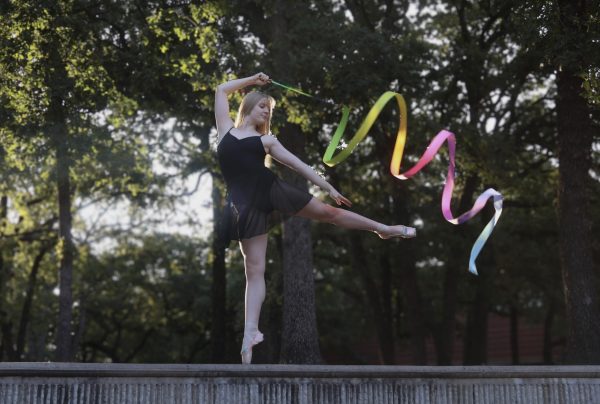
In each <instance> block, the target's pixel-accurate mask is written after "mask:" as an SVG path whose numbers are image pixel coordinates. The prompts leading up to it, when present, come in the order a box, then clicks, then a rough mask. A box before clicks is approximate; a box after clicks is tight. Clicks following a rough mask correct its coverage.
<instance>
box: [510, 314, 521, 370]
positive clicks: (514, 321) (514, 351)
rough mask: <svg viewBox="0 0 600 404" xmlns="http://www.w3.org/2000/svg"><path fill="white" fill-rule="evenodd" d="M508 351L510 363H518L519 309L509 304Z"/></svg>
mask: <svg viewBox="0 0 600 404" xmlns="http://www.w3.org/2000/svg"><path fill="white" fill-rule="evenodd" d="M510 353H511V356H512V364H513V365H518V364H519V311H518V310H517V308H516V307H515V306H510Z"/></svg>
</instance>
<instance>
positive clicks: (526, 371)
mask: <svg viewBox="0 0 600 404" xmlns="http://www.w3.org/2000/svg"><path fill="white" fill-rule="evenodd" d="M15 376H16V377H19V376H27V377H140V378H142V377H169V378H178V377H201V378H218V377H253V378H256V377H265V378H291V377H293V378H311V379H315V378H317V379H330V378H361V379H386V378H405V379H430V378H438V379H481V378H484V379H485V378H494V379H514V378H589V379H598V378H600V366H599V365H574V366H374V365H367V366H358V365H282V364H276V365H222V364H151V363H149V364H137V363H136V364H132V363H74V362H0V377H15Z"/></svg>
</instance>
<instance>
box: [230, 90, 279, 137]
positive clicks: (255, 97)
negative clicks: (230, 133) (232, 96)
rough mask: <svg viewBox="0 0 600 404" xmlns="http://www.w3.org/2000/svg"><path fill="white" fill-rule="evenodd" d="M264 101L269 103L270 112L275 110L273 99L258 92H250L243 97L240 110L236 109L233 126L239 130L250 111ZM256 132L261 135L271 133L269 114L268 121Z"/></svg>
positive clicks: (257, 128)
mask: <svg viewBox="0 0 600 404" xmlns="http://www.w3.org/2000/svg"><path fill="white" fill-rule="evenodd" d="M264 99H266V100H267V101H268V102H269V107H270V110H271V111H273V108H275V98H273V97H271V96H270V95H268V94H264V93H261V92H260V91H251V92H249V93H248V94H246V95H245V96H244V98H243V99H242V103H241V104H240V108H239V109H238V113H237V116H236V118H235V123H234V126H235V127H236V128H239V127H240V125H241V124H242V123H244V119H245V118H246V116H248V115H249V114H250V112H252V109H254V107H255V106H256V104H258V103H259V102H260V101H262V100H264ZM256 130H257V131H258V133H262V134H263V135H268V134H269V133H271V114H269V120H267V121H266V122H265V123H264V124H262V125H260V126H257V127H256Z"/></svg>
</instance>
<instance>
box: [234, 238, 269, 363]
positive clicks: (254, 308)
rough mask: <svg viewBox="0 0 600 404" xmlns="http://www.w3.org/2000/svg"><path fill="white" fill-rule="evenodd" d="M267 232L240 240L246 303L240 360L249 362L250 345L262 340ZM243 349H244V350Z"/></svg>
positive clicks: (250, 357)
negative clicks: (261, 327) (244, 274)
mask: <svg viewBox="0 0 600 404" xmlns="http://www.w3.org/2000/svg"><path fill="white" fill-rule="evenodd" d="M267 240H268V236H267V234H262V235H260V236H256V237H252V238H249V239H244V240H241V241H240V249H241V251H242V254H243V256H244V267H245V269H246V297H245V299H246V304H245V312H244V341H243V342H242V362H244V363H250V361H251V359H252V345H254V344H255V343H258V342H260V341H262V334H260V332H259V331H258V320H259V318H260V309H261V307H262V303H263V301H264V300H265V259H266V254H267ZM244 349H246V350H245V351H244Z"/></svg>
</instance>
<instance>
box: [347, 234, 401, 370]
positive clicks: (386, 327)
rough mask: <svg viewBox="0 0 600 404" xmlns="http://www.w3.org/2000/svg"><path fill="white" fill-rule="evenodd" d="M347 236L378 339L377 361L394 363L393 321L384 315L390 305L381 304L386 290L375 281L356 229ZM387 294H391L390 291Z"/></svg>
mask: <svg viewBox="0 0 600 404" xmlns="http://www.w3.org/2000/svg"><path fill="white" fill-rule="evenodd" d="M348 238H349V241H350V243H349V245H348V247H349V249H350V252H351V256H352V264H351V265H352V268H353V270H354V272H355V273H356V274H357V275H358V276H359V277H360V279H361V280H362V283H363V286H364V288H365V291H366V294H367V301H368V302H369V309H370V310H369V315H370V318H371V321H372V323H373V326H374V327H375V333H376V335H377V340H378V341H379V344H378V349H379V352H378V354H379V362H380V363H383V364H385V365H391V364H393V363H394V338H393V329H392V327H393V323H392V322H391V318H390V317H391V316H390V315H389V314H388V315H386V311H387V312H391V307H390V308H389V309H385V308H384V306H383V304H384V299H385V295H386V292H385V291H384V288H385V287H384V286H383V282H382V288H379V287H378V286H377V283H376V282H375V276H374V273H375V271H373V270H371V268H370V267H371V266H372V265H369V260H368V259H367V256H368V253H367V251H365V248H364V247H363V244H362V239H361V236H360V234H359V233H358V232H356V231H352V232H351V233H350V234H349V235H348ZM388 267H389V262H388ZM382 270H383V269H382ZM388 270H389V268H388ZM382 281H383V279H382ZM387 287H388V288H389V287H390V285H389V284H388V285H387ZM387 294H388V295H391V293H390V292H388V293H387ZM388 304H390V306H391V302H388Z"/></svg>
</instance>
